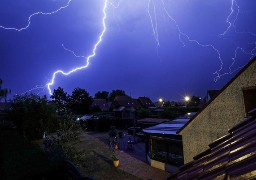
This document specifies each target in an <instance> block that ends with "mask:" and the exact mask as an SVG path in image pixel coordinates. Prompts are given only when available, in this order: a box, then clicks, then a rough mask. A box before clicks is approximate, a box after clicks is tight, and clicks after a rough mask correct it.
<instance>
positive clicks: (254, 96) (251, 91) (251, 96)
mask: <svg viewBox="0 0 256 180" xmlns="http://www.w3.org/2000/svg"><path fill="white" fill-rule="evenodd" d="M243 96H244V105H245V113H246V115H247V114H248V112H250V111H251V110H253V109H255V108H256V87H254V88H248V89H244V90H243Z"/></svg>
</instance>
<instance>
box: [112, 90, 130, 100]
mask: <svg viewBox="0 0 256 180" xmlns="http://www.w3.org/2000/svg"><path fill="white" fill-rule="evenodd" d="M125 95H126V94H125V91H124V90H120V89H117V90H113V91H112V92H111V93H110V94H109V100H110V101H113V100H114V99H115V97H116V96H125Z"/></svg>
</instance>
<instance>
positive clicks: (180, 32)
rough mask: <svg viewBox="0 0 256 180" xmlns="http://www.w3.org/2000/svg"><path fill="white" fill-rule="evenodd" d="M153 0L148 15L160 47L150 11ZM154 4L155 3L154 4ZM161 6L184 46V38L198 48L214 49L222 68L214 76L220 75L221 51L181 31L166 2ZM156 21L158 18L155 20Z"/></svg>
mask: <svg viewBox="0 0 256 180" xmlns="http://www.w3.org/2000/svg"><path fill="white" fill-rule="evenodd" d="M150 2H151V0H149V1H148V14H149V19H150V22H151V26H152V31H153V34H154V37H155V40H156V43H157V46H160V42H159V38H158V32H157V23H156V25H155V26H154V24H153V20H152V15H151V14H150V10H149V4H150ZM153 4H154V3H153ZM161 4H162V8H163V10H164V13H165V14H166V16H167V17H168V18H169V19H170V21H171V22H173V23H174V25H175V27H176V30H177V32H178V37H179V41H180V43H181V44H182V45H183V47H184V46H186V44H185V42H184V41H183V40H182V37H183V38H185V39H187V41H189V42H192V43H195V44H197V45H198V46H200V47H203V48H210V49H212V50H213V51H214V52H215V54H216V56H217V57H218V59H219V61H220V68H219V70H217V71H216V72H214V73H213V74H218V71H221V70H222V69H223V61H222V58H221V54H220V51H219V50H218V49H217V48H216V47H215V46H214V45H212V44H202V43H200V42H199V41H198V40H196V39H192V38H190V37H189V36H188V35H187V34H186V33H184V32H183V31H181V29H180V26H179V24H178V23H177V21H176V20H175V19H174V18H173V17H172V16H171V15H170V13H169V12H168V11H167V9H166V7H165V2H164V0H161ZM154 14H156V10H155V5H154ZM155 17H156V16H155ZM155 20H156V18H155ZM217 80H218V79H216V78H215V79H214V81H215V82H216V81H217Z"/></svg>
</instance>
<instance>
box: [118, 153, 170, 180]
mask: <svg viewBox="0 0 256 180" xmlns="http://www.w3.org/2000/svg"><path fill="white" fill-rule="evenodd" d="M116 154H117V156H118V158H119V159H120V166H119V168H120V169H122V170H123V171H125V172H128V173H129V174H133V175H135V176H137V177H139V178H141V179H152V180H163V179H167V178H168V177H170V176H171V174H170V173H168V172H166V171H162V170H160V169H156V168H154V167H151V166H149V165H148V164H147V163H145V162H142V161H140V160H138V159H136V158H134V157H132V156H131V155H129V154H127V153H125V152H123V151H116Z"/></svg>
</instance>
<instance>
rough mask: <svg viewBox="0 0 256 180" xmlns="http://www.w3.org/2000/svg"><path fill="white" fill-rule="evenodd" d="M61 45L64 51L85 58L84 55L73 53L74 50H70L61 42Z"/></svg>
mask: <svg viewBox="0 0 256 180" xmlns="http://www.w3.org/2000/svg"><path fill="white" fill-rule="evenodd" d="M62 47H63V49H64V50H65V51H68V52H70V53H71V54H73V55H74V56H75V57H76V58H85V59H86V57H85V56H80V55H77V54H76V53H75V51H73V50H70V49H68V48H66V47H65V46H64V44H62Z"/></svg>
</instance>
